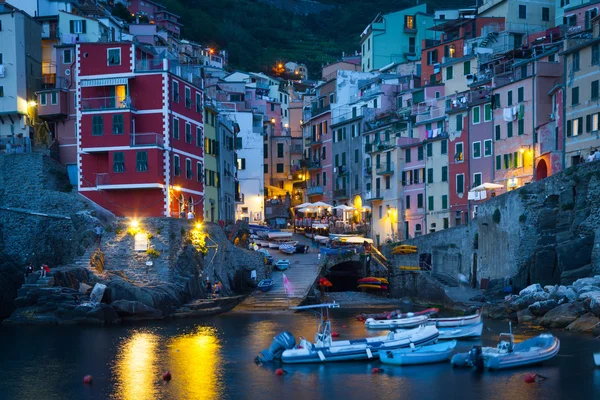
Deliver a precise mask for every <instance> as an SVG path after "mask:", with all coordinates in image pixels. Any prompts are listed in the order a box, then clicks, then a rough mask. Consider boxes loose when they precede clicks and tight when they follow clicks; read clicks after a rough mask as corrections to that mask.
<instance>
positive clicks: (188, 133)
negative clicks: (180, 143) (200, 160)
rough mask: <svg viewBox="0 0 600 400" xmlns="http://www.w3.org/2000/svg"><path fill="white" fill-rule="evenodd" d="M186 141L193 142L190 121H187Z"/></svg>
mask: <svg viewBox="0 0 600 400" xmlns="http://www.w3.org/2000/svg"><path fill="white" fill-rule="evenodd" d="M185 142H186V143H192V125H191V124H190V123H189V122H186V123H185Z"/></svg>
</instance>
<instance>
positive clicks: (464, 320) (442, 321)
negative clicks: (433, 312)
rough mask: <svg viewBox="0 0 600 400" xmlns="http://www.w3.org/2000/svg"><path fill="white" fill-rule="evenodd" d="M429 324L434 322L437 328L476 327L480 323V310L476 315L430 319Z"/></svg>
mask: <svg viewBox="0 0 600 400" xmlns="http://www.w3.org/2000/svg"><path fill="white" fill-rule="evenodd" d="M429 320H430V321H431V322H435V324H436V325H437V327H438V328H448V327H454V326H465V325H476V324H478V323H480V322H481V310H479V311H477V314H473V315H466V316H462V317H451V318H430V319H429Z"/></svg>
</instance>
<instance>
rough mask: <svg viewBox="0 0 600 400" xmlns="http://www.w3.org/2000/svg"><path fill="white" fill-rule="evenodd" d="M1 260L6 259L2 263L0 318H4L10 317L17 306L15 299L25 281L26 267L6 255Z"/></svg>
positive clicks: (0, 268) (0, 267)
mask: <svg viewBox="0 0 600 400" xmlns="http://www.w3.org/2000/svg"><path fill="white" fill-rule="evenodd" d="M0 260H6V261H5V262H2V263H0V319H3V318H7V317H9V316H10V314H11V313H12V312H13V311H14V310H15V308H16V307H17V305H16V304H15V299H16V298H17V291H18V290H19V288H20V287H21V285H22V284H23V281H24V271H25V267H24V266H21V265H19V264H17V263H16V262H13V261H12V260H10V258H8V257H7V256H4V255H3V256H2V257H0ZM30 276H31V275H30Z"/></svg>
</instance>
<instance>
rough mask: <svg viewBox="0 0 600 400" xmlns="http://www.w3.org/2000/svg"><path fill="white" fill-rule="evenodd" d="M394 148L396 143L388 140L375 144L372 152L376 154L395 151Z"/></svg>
mask: <svg viewBox="0 0 600 400" xmlns="http://www.w3.org/2000/svg"><path fill="white" fill-rule="evenodd" d="M394 147H396V142H395V141H393V140H387V141H384V142H378V143H373V147H372V149H371V152H372V153H374V152H377V151H385V150H388V149H393V148H394Z"/></svg>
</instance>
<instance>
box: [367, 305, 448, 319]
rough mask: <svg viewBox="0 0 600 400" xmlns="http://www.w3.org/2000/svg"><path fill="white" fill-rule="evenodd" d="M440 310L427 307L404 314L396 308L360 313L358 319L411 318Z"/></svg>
mask: <svg viewBox="0 0 600 400" xmlns="http://www.w3.org/2000/svg"><path fill="white" fill-rule="evenodd" d="M439 312H440V310H439V309H438V308H427V309H425V310H422V311H417V312H409V313H404V314H403V313H402V312H401V311H400V310H394V311H387V312H383V313H377V314H359V315H357V316H356V319H357V320H359V321H365V320H367V319H368V318H373V319H400V318H411V317H414V316H416V315H432V314H437V313H439Z"/></svg>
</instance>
